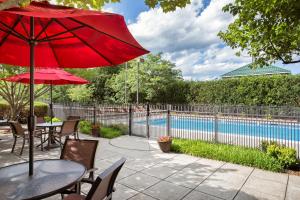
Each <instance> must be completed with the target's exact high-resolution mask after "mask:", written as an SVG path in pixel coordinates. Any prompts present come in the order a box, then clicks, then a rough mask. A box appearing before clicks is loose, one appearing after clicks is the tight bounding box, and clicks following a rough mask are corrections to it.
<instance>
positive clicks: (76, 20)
mask: <svg viewBox="0 0 300 200" xmlns="http://www.w3.org/2000/svg"><path fill="white" fill-rule="evenodd" d="M68 19H70V20H72V21H74V22H77V23H79V24H81V25H84V26H86V27H89V28H90V29H93V30H94V31H97V32H98V33H101V34H103V35H106V36H109V37H111V38H114V39H116V40H118V41H120V42H123V43H125V44H128V45H130V46H132V47H134V48H137V49H140V50H143V51H145V49H144V48H142V47H138V46H135V45H133V44H130V43H129V42H126V41H124V40H122V39H120V38H117V37H115V36H112V35H109V34H107V33H105V32H103V31H100V30H97V29H95V28H94V27H92V26H90V25H88V24H86V23H83V22H81V21H78V20H76V19H74V18H70V17H69V18H68Z"/></svg>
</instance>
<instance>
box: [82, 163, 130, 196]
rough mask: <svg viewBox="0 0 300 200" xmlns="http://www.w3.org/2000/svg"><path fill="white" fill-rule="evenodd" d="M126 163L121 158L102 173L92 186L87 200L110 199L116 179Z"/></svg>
mask: <svg viewBox="0 0 300 200" xmlns="http://www.w3.org/2000/svg"><path fill="white" fill-rule="evenodd" d="M125 161H126V159H125V158H121V159H120V160H118V161H117V162H115V163H114V164H113V165H112V166H110V167H109V168H108V169H106V170H105V171H104V172H102V173H101V174H100V175H99V176H98V177H97V179H96V181H95V182H94V184H93V185H92V188H91V190H90V191H89V193H88V194H87V196H86V200H101V199H105V198H106V197H110V196H111V195H112V192H113V187H114V184H115V181H116V178H117V176H118V174H119V171H120V170H121V168H122V166H123V165H124V163H125Z"/></svg>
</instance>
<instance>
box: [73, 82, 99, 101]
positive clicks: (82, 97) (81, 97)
mask: <svg viewBox="0 0 300 200" xmlns="http://www.w3.org/2000/svg"><path fill="white" fill-rule="evenodd" d="M93 90H94V88H93V87H91V86H90V87H88V86H87V85H78V86H75V87H71V88H69V89H68V90H67V94H68V96H69V98H70V99H71V100H72V101H77V102H89V101H91V99H92V98H91V97H92V96H93Z"/></svg>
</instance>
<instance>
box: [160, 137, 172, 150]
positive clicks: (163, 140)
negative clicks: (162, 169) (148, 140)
mask: <svg viewBox="0 0 300 200" xmlns="http://www.w3.org/2000/svg"><path fill="white" fill-rule="evenodd" d="M157 142H158V145H159V148H160V150H161V151H162V152H164V153H168V152H170V150H171V144H172V138H171V136H161V137H159V138H158V140H157Z"/></svg>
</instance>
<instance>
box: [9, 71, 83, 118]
mask: <svg viewBox="0 0 300 200" xmlns="http://www.w3.org/2000/svg"><path fill="white" fill-rule="evenodd" d="M3 80H5V81H10V82H19V83H25V84H26V83H27V84H29V83H30V73H23V74H18V75H15V76H11V77H7V78H5V79H3ZM87 83H89V82H88V81H87V80H85V79H83V78H80V77H78V76H74V75H73V74H70V73H68V72H66V71H64V70H62V69H52V68H46V69H41V68H39V69H38V70H37V71H35V72H34V84H48V85H50V111H51V116H50V117H51V123H52V118H53V104H52V85H67V84H75V85H79V84H87Z"/></svg>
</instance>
